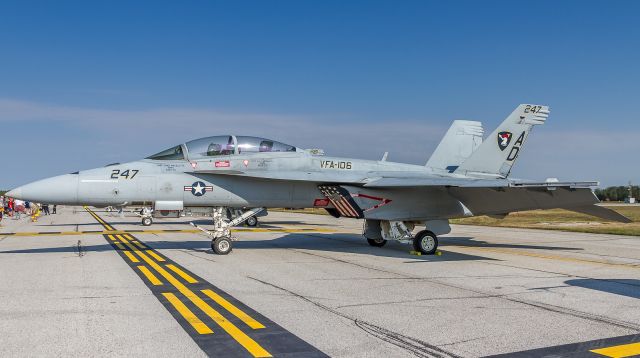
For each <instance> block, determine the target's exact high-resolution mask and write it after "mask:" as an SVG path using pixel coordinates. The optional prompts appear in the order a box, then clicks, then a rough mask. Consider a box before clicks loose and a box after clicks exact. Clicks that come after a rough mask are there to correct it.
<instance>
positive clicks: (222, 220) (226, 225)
mask: <svg viewBox="0 0 640 358" xmlns="http://www.w3.org/2000/svg"><path fill="white" fill-rule="evenodd" d="M262 210H264V208H253V209H251V210H248V211H246V212H244V214H242V215H240V216H238V217H236V218H235V219H233V220H229V219H227V213H226V208H224V207H216V208H214V209H213V215H212V217H213V229H212V230H207V229H204V228H201V227H200V226H198V225H196V224H194V223H191V225H192V226H193V227H195V228H196V229H198V230H200V231H202V232H204V233H205V234H207V235H209V236H210V237H211V249H212V250H213V252H214V253H216V254H218V255H226V254H228V253H230V252H231V251H232V250H233V241H235V240H236V238H235V237H233V236H232V235H231V228H232V227H233V226H236V225H238V224H242V223H243V222H244V221H246V220H248V219H249V218H251V217H253V216H254V215H256V214H258V213H259V212H261V211H262ZM256 224H257V222H256Z"/></svg>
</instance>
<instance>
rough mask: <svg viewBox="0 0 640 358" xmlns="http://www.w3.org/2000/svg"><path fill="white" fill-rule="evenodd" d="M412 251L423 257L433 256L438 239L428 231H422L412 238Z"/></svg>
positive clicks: (436, 248)
mask: <svg viewBox="0 0 640 358" xmlns="http://www.w3.org/2000/svg"><path fill="white" fill-rule="evenodd" d="M413 249H414V250H416V251H418V252H421V253H422V254H424V255H433V254H435V253H436V250H438V237H437V236H436V235H435V234H434V233H432V232H431V231H429V230H422V231H420V232H418V233H417V234H416V236H415V237H414V238H413Z"/></svg>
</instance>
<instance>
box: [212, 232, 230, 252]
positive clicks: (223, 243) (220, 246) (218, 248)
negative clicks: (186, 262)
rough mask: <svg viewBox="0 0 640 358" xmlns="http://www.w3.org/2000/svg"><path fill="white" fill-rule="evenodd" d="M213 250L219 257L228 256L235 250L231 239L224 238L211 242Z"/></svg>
mask: <svg viewBox="0 0 640 358" xmlns="http://www.w3.org/2000/svg"><path fill="white" fill-rule="evenodd" d="M211 249H212V250H213V252H215V253H216V254H218V255H226V254H228V253H230V252H231V250H233V244H232V243H231V239H230V238H229V237H226V236H223V237H219V238H217V239H214V240H211Z"/></svg>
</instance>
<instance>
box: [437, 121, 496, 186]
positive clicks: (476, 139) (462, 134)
mask: <svg viewBox="0 0 640 358" xmlns="http://www.w3.org/2000/svg"><path fill="white" fill-rule="evenodd" d="M483 134H484V130H483V129H482V123H480V122H474V121H461V120H456V121H453V123H452V124H451V127H449V130H448V131H447V133H446V134H445V135H444V137H442V140H441V141H440V144H438V147H437V148H436V150H435V151H434V152H433V154H431V158H429V161H428V162H427V164H426V165H427V166H428V167H431V168H434V169H442V170H446V171H448V172H450V173H451V172H453V171H455V170H456V169H457V168H458V167H459V166H460V164H462V162H464V161H465V160H466V159H467V158H469V156H470V155H471V153H473V151H475V150H476V149H477V148H478V147H479V146H480V144H482V135H483Z"/></svg>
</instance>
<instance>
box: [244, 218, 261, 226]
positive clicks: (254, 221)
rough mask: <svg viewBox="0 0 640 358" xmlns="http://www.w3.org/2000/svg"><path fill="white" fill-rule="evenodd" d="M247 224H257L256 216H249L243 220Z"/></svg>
mask: <svg viewBox="0 0 640 358" xmlns="http://www.w3.org/2000/svg"><path fill="white" fill-rule="evenodd" d="M244 223H245V224H247V226H251V227H255V226H258V218H257V217H255V216H249V218H248V219H247V221H245V222H244Z"/></svg>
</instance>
